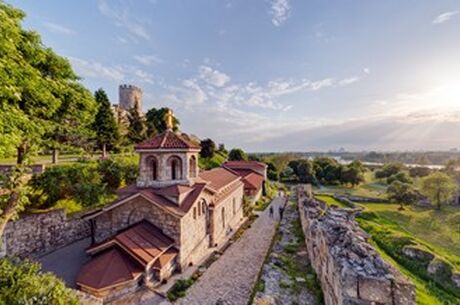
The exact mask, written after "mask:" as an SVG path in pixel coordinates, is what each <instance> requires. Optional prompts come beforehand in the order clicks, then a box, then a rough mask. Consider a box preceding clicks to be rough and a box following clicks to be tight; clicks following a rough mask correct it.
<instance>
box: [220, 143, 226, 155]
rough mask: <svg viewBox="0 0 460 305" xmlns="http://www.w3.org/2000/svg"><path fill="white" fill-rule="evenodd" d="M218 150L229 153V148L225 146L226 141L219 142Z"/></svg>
mask: <svg viewBox="0 0 460 305" xmlns="http://www.w3.org/2000/svg"><path fill="white" fill-rule="evenodd" d="M218 151H219V152H221V153H223V154H227V153H228V151H227V149H226V148H225V144H224V143H220V144H219V148H218Z"/></svg>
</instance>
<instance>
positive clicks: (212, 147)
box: [200, 138, 216, 159]
mask: <svg viewBox="0 0 460 305" xmlns="http://www.w3.org/2000/svg"><path fill="white" fill-rule="evenodd" d="M215 151H216V143H214V141H213V140H211V139H209V138H208V139H204V140H203V141H201V151H200V156H201V157H203V158H208V159H210V158H212V157H214V152H215Z"/></svg>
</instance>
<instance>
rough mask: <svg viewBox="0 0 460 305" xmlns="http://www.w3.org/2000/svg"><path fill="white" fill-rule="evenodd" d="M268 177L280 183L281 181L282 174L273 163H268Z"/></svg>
mask: <svg viewBox="0 0 460 305" xmlns="http://www.w3.org/2000/svg"><path fill="white" fill-rule="evenodd" d="M267 177H268V179H270V180H272V181H278V180H279V179H280V174H279V172H278V169H277V168H276V166H275V164H273V162H267Z"/></svg>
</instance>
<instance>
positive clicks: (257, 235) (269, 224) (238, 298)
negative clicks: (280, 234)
mask: <svg viewBox="0 0 460 305" xmlns="http://www.w3.org/2000/svg"><path fill="white" fill-rule="evenodd" d="M284 200H285V199H284V198H282V197H277V198H275V199H274V200H273V202H272V203H271V205H272V206H273V209H274V211H275V217H274V218H272V217H270V215H269V208H267V209H266V210H265V211H264V212H263V213H261V214H260V215H259V218H257V219H256V220H255V221H254V223H253V224H252V226H251V228H249V229H248V230H247V231H246V232H245V233H244V234H243V236H242V237H241V238H240V239H239V240H238V241H236V242H235V243H234V244H233V245H231V246H230V247H229V248H228V249H227V250H226V251H225V253H224V254H223V255H222V257H220V258H219V259H218V260H217V261H216V262H215V263H213V264H212V265H211V266H210V267H209V269H208V270H206V272H205V273H204V274H203V275H202V276H201V277H200V278H199V280H198V281H197V282H196V283H194V284H193V286H192V287H191V288H190V289H189V290H188V291H187V295H186V297H184V298H182V299H179V300H178V301H177V302H176V304H180V305H216V304H217V305H247V304H248V302H249V298H250V296H251V293H252V290H253V287H254V285H255V283H256V281H257V276H258V273H259V271H260V269H261V268H262V265H263V263H264V260H265V256H266V254H267V251H268V250H269V247H270V244H271V241H272V237H273V235H274V234H275V230H276V224H277V223H278V219H279V218H278V206H279V205H280V204H282V203H284Z"/></svg>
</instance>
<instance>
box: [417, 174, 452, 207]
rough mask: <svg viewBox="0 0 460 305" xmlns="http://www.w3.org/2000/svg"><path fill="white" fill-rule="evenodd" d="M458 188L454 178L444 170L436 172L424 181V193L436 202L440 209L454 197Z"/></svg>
mask: <svg viewBox="0 0 460 305" xmlns="http://www.w3.org/2000/svg"><path fill="white" fill-rule="evenodd" d="M456 189H457V186H456V185H455V183H454V180H453V179H452V178H451V177H449V176H448V175H447V174H445V173H442V172H434V173H433V174H431V175H429V176H427V177H425V178H423V181H422V193H423V194H424V195H425V196H427V197H428V198H429V199H430V200H431V202H433V203H434V204H436V207H437V208H438V209H441V206H442V205H443V204H446V203H448V202H449V201H450V200H451V199H452V196H453V195H454V192H455V190H456Z"/></svg>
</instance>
